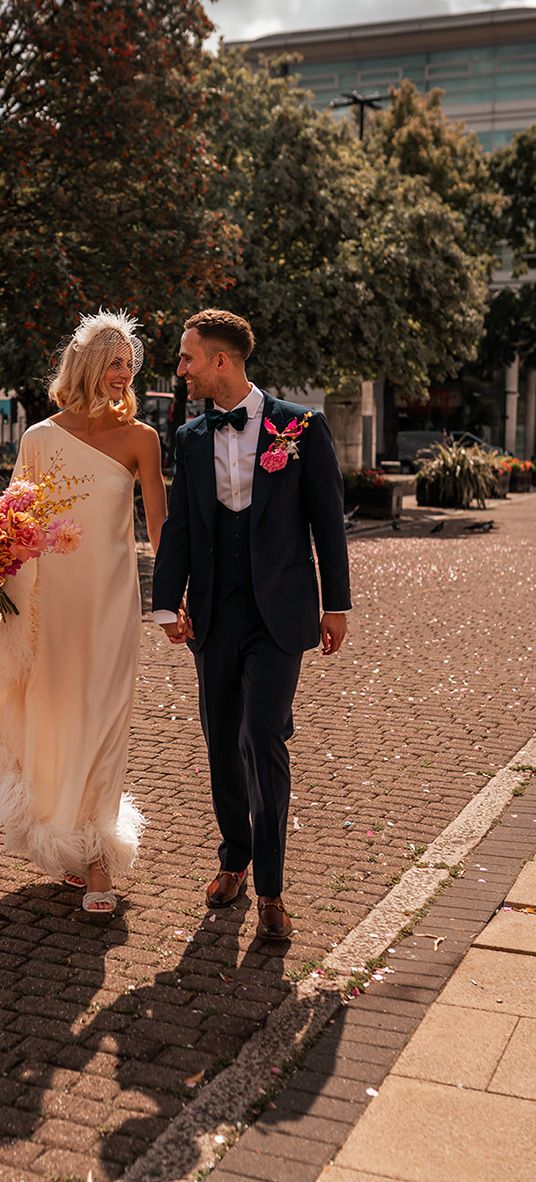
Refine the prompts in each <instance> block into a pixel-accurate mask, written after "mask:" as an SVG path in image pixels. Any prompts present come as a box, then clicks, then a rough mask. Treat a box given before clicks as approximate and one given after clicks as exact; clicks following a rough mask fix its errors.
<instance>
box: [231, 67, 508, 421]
mask: <svg viewBox="0 0 536 1182" xmlns="http://www.w3.org/2000/svg"><path fill="white" fill-rule="evenodd" d="M212 78H213V86H214V91H215V93H216V94H217V95H218V96H219V101H220V102H221V104H222V106H221V118H220V120H219V123H218V128H217V136H216V144H215V150H217V151H218V154H219V159H220V162H221V164H222V166H225V171H224V172H222V184H221V195H220V201H221V204H222V208H225V210H226V213H227V216H228V217H230V218H232V219H236V220H237V221H238V222H239V224H240V227H241V230H242V235H243V255H242V260H241V263H240V265H239V268H238V271H237V283H236V286H235V287H234V288H233V290H232V291H230V292H229V295H228V297H227V303H228V305H230V306H232V307H233V309H234V310H237V311H241V312H242V313H246V314H248V315H250V316H251V319H252V321H253V324H254V327H255V331H256V334H257V340H258V346H257V350H256V357H257V371H258V372H259V373H260V374H262V375H263V376H264V380H265V381H271V382H273V383H274V384H276V385H279V386H300V385H305V384H306V383H309V384H315V383H317V384H319V385H322V386H324V387H326V386H329V385H330V384H335V383H336V382H337V380H338V378H340V376H341V375H346V376H348V375H352V374H354V375H357V374H362V375H364V376H369V377H376V376H378V375H379V374H385V375H386V376H387V377H388V378H390V379H391V380H392V381H393V382H395V383H396V384H397V385H399V386H400V387H401V388H402V389H403V390H404V392H405V393H406V395H407V396H408V398H410V397H416V396H417V397H418V396H424V395H425V391H426V389H427V386H428V384H429V380H430V376H431V375H432V374H433V375H436V376H443V377H444V376H446V375H447V374H452V373H454V372H455V371H456V369H457V368H458V367H459V365H460V364H461V362H462V361H463V360H464V359H465V358H466V357H469V356H473V355H474V353H475V350H476V344H477V340H478V335H479V332H480V328H481V325H482V319H483V314H484V308H485V301H486V285H485V272H486V262H485V261H483V260H482V259H481V258H480V257H479V256H478V257H477V255H476V252H475V250H474V245H473V243H472V242H471V243H469V240H468V235H467V228H466V217H467V211H465V213H464V214H463V215H462V212H461V211H458V210H457V209H454V208H453V206H452V205H450V204H448V203H447V201H446V200H445V199H444V198H443V197H442V196H441V195H440V194H438V193H435V192H434V191H433V190H432V187H431V185H430V181H429V178H428V177H427V176H425V175H423V171H424V170H422V169H421V174H420V175H416V176H414V175H405V173H404V171H403V169H402V167H401V164H400V162H399V161H398V159H395V157H394V155H393V153H389V152H388V151H387V150H386V151H385V152H381V153H374V152H372V151H369V150H368V149H367V150H365V149H364V148H363V146H362V145H361V144H360V143H359V141H358V140H357V137H356V135H355V133H354V131H353V129H352V127H351V125H350V124H349V123H348V122H346V121H344V122H340V123H338V124H336V123H335V122H334V121H333V119H332V118H331V117H330V116H329V115H318V114H316V113H315V111H314V110H313V109H312V107H311V105H310V103H309V100H308V96H307V94H306V93H304V91H303V90H302V89H301V88H299V87H298V86H297V85H296V82H295V80H293V79H288V78H282V77H280V76H274V72H273V69H271V68H270V65H269V64H268V63H266V64H265V66H264V67H263V68H261V69H259V70H256V71H255V73H252V72H251V71H250V70H249V68H248V67H247V66H245V65H244V64H243V62H242V61H241V59H240V58H239V57H237V56H236V55H228V54H224V55H222V56H220V58H219V59H218V60H217V61H216V62H215V63H214V65H213V67H212ZM378 134H379V133H378ZM475 158H476V149H475ZM408 167H409V166H408ZM476 167H477V165H476V163H475V169H476ZM482 185H483V181H482ZM460 189H461V181H460ZM460 203H461V198H460ZM473 204H474V207H475V211H476V208H477V205H478V203H477V201H476V198H475V199H474V202H473ZM482 204H483V206H484V205H485V201H484V198H483V201H482ZM483 217H484V214H483V213H482V218H483ZM474 219H475V223H476V220H477V215H476V212H475V214H474Z"/></svg>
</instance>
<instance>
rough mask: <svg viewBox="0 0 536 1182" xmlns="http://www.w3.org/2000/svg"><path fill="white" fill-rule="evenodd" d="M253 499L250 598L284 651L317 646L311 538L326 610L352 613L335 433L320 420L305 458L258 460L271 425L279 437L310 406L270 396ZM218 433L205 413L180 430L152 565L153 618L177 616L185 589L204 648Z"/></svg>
mask: <svg viewBox="0 0 536 1182" xmlns="http://www.w3.org/2000/svg"><path fill="white" fill-rule="evenodd" d="M264 397H265V404H264V409H263V412H262V425H261V429H260V433H259V443H258V447H257V455H256V460H255V468H254V476H253V489H252V500H251V525H250V529H251V534H250V550H251V571H252V579H253V593H254V596H255V601H256V604H257V607H258V610H259V612H260V614H261V616H262V619H263V621H264V623H265V625H266V627H267V629H268V631H269V632H270V634H271V636H272V638H273V639H274V640H275V642H276V644H277V645H278V646H279V647H280V648H281V649H283V651H284V652H288V653H299V652H303V651H304V650H305V649H307V648H314V647H315V646H316V645H317V644H318V643H319V640H320V627H319V615H320V612H319V596H318V583H317V578H316V572H315V563H314V558H313V552H312V547H311V533H312V536H313V538H314V542H315V547H316V553H317V558H318V567H319V572H320V582H321V588H322V603H323V608H324V611H341V612H342V611H347V610H348V609H349V608H350V606H351V603H350V582H349V571H348V552H347V546H346V536H345V530H344V518H343V486H342V477H341V473H340V469H339V465H338V463H337V457H336V455H335V449H334V447H333V442H332V439H331V434H330V431H329V428H328V425H327V423H326V420H325V418H324V416H323V415H322V414H320V413H318V412H315V413H314V414H313V417H312V418H311V419H309V426H308V427H307V429H305V430H304V431H303V433H302V435H301V436H300V438H299V440H298V451H299V459H298V460H293V459H292V457H290V458H289V460H288V462H287V465H286V467H285V468H283V469H281V470H280V471H279V472H266V471H265V470H264V468H261V465H260V456H261V455H262V453H263V452H264V451H266V450H267V448H268V447H269V445H270V443H271V442H272V441H273V436H272V435H270V434H269V432H268V431H267V430H266V428H265V426H264V419H265V418H268V419H270V420H271V421H272V422H273V424H274V426H276V427H277V428H278V429H279V430H283V428H284V427H286V426H287V424H288V423H290V421H291V420H292V419H294V418H296V417H297V418H298V419H302V418H303V415H304V414H305V413H306V409H307V408H306V407H304V406H298V405H296V404H295V403H291V402H284V401H282V400H280V399H278V398H272V396H271V395H270V394H265V395H264ZM216 506H217V497H216V474H215V468H214V434H213V432H210V431H208V429H207V425H206V418H205V415H204V414H203V415H200V416H199V417H198V418H197V419H192V420H191V421H190V422H188V423H185V424H184V426H182V427H179V430H178V431H177V449H176V466H175V476H174V479H173V485H172V489H171V496H170V503H169V513H168V517H167V518H166V521H165V523H164V526H163V529H162V538H161V541H160V546H159V548H158V554H157V556H156V562H155V573H154V589H153V610H155V611H156V610H157V609H158V608H167V609H169V610H170V611H177V609H178V608H179V606H180V603H181V600H182V597H183V595H184V592H185V589H186V586H187V584H188V610H189V613H190V615H191V617H192V622H193V626H194V631H195V647H196V648H197V649H201V648H202V646H203V644H204V641H205V639H206V636H207V633H208V629H209V626H210V620H211V615H212V601H213V585H214V552H215V539H214V534H215V527H216Z"/></svg>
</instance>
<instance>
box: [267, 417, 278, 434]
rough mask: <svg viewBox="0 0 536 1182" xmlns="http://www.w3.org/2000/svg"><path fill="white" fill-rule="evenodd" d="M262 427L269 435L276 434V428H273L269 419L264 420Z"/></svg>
mask: <svg viewBox="0 0 536 1182" xmlns="http://www.w3.org/2000/svg"><path fill="white" fill-rule="evenodd" d="M264 426H265V428H266V430H267V431H268V432H269V434H270V435H277V434H278V431H277V427H274V424H273V423H272V422H271V421H270V419H265V420H264Z"/></svg>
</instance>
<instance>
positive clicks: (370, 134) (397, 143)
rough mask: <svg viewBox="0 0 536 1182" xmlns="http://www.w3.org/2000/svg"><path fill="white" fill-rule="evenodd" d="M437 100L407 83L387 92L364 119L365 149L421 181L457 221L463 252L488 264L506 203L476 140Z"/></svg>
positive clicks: (436, 95)
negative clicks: (385, 99)
mask: <svg viewBox="0 0 536 1182" xmlns="http://www.w3.org/2000/svg"><path fill="white" fill-rule="evenodd" d="M442 97H443V92H442V91H441V90H438V89H433V90H430V91H428V93H427V94H420V93H419V91H418V90H417V88H416V87H415V86H414V84H413V83H412V82H410V81H409V80H408V79H404V81H403V82H402V83H401V85H400V86H399V87H396V88H395V87H392V88H391V90H390V102H389V104H388V106H387V107H386V108H385V110H384V111H382V112H378V113H377V114H374V115H372V116H371V117H370V118H369V122H368V124H367V132H366V136H365V141H364V143H365V150H366V153H367V156H368V157H369V159H372V160H377V159H379V158H382V159H384V160H385V161H386V162H388V163H393V164H394V165H395V166H396V168H397V169H398V171H399V172H400V173H402V175H403V176H412V177H421V178H422V179H423V180H424V181H426V184H427V185H428V187H429V189H430V190H431V192H432V193H435V194H436V196H437V197H440V198H441V200H442V201H443V202H444V203H445V205H448V206H449V208H450V209H453V210H455V212H456V213H459V214H460V215H461V217H463V220H464V228H465V235H466V237H465V246H466V249H467V250H468V251H470V252H471V253H474V254H477V255H485V256H486V257H487V259H488V263H489V265H491V264H492V262H493V257H494V247H495V244H496V243H497V241H498V239H499V236H500V234H501V232H502V215H503V212H504V209H505V206H506V204H507V203H506V201H505V198H504V194H503V191H502V187H501V186H500V184H499V183H498V181H497V179H496V178H495V176H494V174H493V172H492V169H491V167H490V162H489V158H488V157H487V156H486V154H485V153H484V150H483V148H482V146H481V144H480V142H479V140H478V137H477V136H476V135H475V134H474V133H473V132H470V131H468V130H467V128H466V127H465V126H464V125H463V124H462V123H454V122H453V121H452V120H450V119H448V118H447V115H446V114H445V110H444V107H443V104H442Z"/></svg>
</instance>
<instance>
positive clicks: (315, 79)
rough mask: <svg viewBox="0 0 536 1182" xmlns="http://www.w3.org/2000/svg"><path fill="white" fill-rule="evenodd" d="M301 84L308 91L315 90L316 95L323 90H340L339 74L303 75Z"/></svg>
mask: <svg viewBox="0 0 536 1182" xmlns="http://www.w3.org/2000/svg"><path fill="white" fill-rule="evenodd" d="M300 82H301V85H302V86H305V87H306V88H307V89H308V90H309V89H310V90H314V92H315V94H317V93H320V92H321V91H323V90H330V91H331V90H339V87H340V82H339V75H338V74H318V75H315V74H304V73H302V74H301V78H300Z"/></svg>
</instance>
